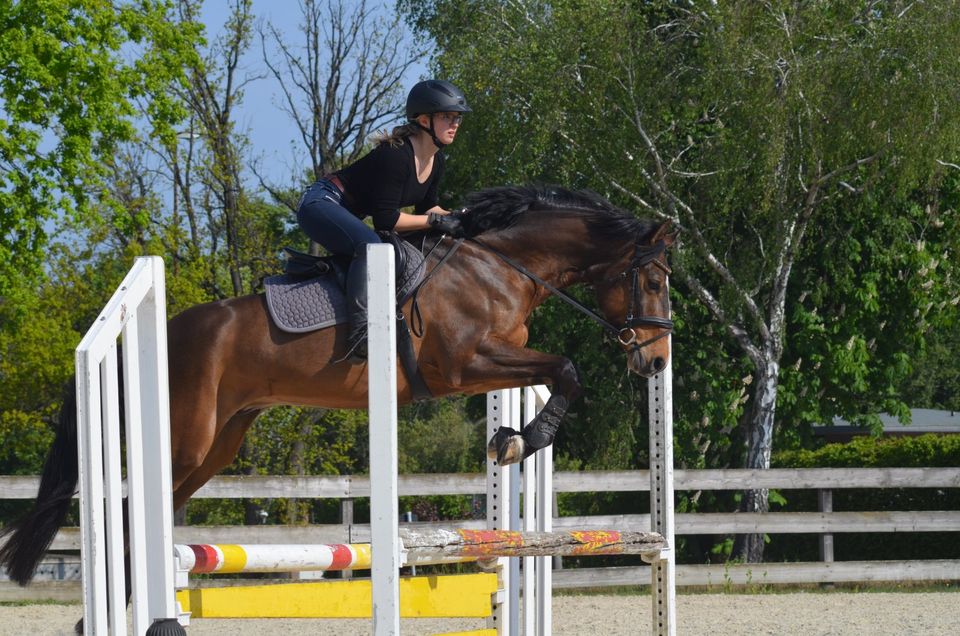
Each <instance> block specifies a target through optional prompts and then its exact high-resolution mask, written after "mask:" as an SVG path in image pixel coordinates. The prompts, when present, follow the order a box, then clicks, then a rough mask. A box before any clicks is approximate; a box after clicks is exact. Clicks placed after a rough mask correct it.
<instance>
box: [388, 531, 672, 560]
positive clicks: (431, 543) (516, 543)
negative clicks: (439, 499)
mask: <svg viewBox="0 0 960 636" xmlns="http://www.w3.org/2000/svg"><path fill="white" fill-rule="evenodd" d="M400 539H401V541H402V542H403V547H404V549H405V550H406V551H408V553H410V554H415V555H417V557H418V558H425V557H426V558H431V557H475V558H478V559H488V558H494V557H526V556H547V555H550V556H587V555H604V554H641V555H659V554H660V550H661V549H662V547H663V537H662V536H660V535H659V534H657V533H655V532H620V531H617V530H580V531H578V530H570V531H565V532H517V531H514V530H466V529H458V530H449V529H442V528H438V529H429V530H421V529H417V530H413V529H409V528H404V529H402V530H401V531H400Z"/></svg>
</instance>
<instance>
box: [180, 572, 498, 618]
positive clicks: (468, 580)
mask: <svg viewBox="0 0 960 636" xmlns="http://www.w3.org/2000/svg"><path fill="white" fill-rule="evenodd" d="M496 589H497V577H496V575H495V574H492V573H479V574H452V575H444V576H416V577H403V578H401V579H400V616H401V617H403V618H458V617H464V618H485V617H487V616H490V613H491V606H490V595H491V594H493V593H494V592H495V591H496ZM371 594H372V586H371V583H370V581H369V579H366V580H346V581H317V582H311V583H274V584H270V585H250V586H238V587H215V588H199V589H193V590H180V591H179V592H177V600H178V601H180V605H181V606H182V607H183V610H184V611H187V612H190V613H191V614H192V616H193V617H195V618H370V615H371V613H372V612H371V607H372V601H371ZM480 633H483V632H480Z"/></svg>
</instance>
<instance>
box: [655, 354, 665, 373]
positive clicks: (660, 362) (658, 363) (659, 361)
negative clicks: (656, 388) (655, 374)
mask: <svg viewBox="0 0 960 636" xmlns="http://www.w3.org/2000/svg"><path fill="white" fill-rule="evenodd" d="M666 366H667V361H666V360H664V359H663V358H661V357H660V356H657V357H656V358H654V359H653V368H654V369H656V370H657V371H663V369H664V368H665V367H666Z"/></svg>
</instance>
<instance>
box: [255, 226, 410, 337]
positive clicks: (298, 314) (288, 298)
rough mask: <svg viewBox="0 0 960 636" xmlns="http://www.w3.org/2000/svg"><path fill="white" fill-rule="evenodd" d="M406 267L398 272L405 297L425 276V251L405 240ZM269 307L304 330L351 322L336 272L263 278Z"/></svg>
mask: <svg viewBox="0 0 960 636" xmlns="http://www.w3.org/2000/svg"><path fill="white" fill-rule="evenodd" d="M401 245H402V246H403V250H404V252H405V254H406V268H405V269H404V271H402V272H399V271H398V272H397V298H402V297H403V296H405V295H406V294H407V293H408V292H410V291H412V290H413V288H414V287H416V285H417V284H418V283H419V282H420V279H421V278H423V271H424V265H423V254H421V253H420V251H419V250H417V248H415V247H414V246H412V245H410V244H409V243H406V242H402V243H401ZM263 286H264V288H265V289H266V295H267V309H268V310H269V312H270V317H271V318H272V319H273V322H274V324H275V325H277V327H278V328H279V329H281V330H282V331H288V332H290V333H303V332H306V331H314V330H316V329H323V328H324V327H330V326H333V325H337V324H340V323H342V322H347V320H348V315H347V300H346V297H345V296H344V293H343V290H342V289H341V288H340V285H339V284H338V283H337V277H336V276H335V275H333V274H327V275H324V276H318V277H317V278H309V279H304V278H302V277H298V276H290V275H288V274H282V275H279V276H269V277H267V278H265V279H263Z"/></svg>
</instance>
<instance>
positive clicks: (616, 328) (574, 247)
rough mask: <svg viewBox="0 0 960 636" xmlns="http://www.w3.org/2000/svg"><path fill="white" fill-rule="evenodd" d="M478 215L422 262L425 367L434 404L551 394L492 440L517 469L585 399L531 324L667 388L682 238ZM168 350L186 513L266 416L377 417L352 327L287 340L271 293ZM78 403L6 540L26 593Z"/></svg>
mask: <svg viewBox="0 0 960 636" xmlns="http://www.w3.org/2000/svg"><path fill="white" fill-rule="evenodd" d="M466 203H467V209H468V210H469V212H468V213H467V214H466V216H465V220H464V224H465V229H466V235H467V239H466V240H465V241H462V242H460V243H456V242H455V241H454V240H453V239H451V238H449V237H443V238H440V239H438V240H437V241H438V243H439V249H437V250H434V251H433V252H431V253H430V255H428V257H427V259H426V267H427V270H432V269H433V268H437V269H436V271H435V272H433V275H432V276H431V277H430V278H429V279H428V281H427V282H426V284H425V285H424V287H423V289H422V290H421V292H420V294H419V300H418V303H419V314H420V315H421V316H422V324H423V331H422V336H421V337H419V338H415V348H416V352H417V359H418V362H419V365H420V370H421V372H422V375H423V378H424V379H425V381H426V384H427V386H428V388H429V389H430V392H431V393H432V394H433V396H434V397H441V396H445V395H450V394H457V393H463V394H478V393H486V392H488V391H494V390H497V389H505V388H512V387H519V386H528V385H532V384H549V385H551V387H552V393H553V395H552V397H551V398H550V399H549V401H548V403H547V404H546V405H545V407H544V409H543V410H542V411H541V413H540V416H538V418H537V419H536V420H535V421H534V422H532V423H531V424H530V425H528V426H526V427H525V428H524V429H523V432H518V431H514V430H512V429H509V428H506V427H502V428H501V429H500V430H499V431H498V432H497V434H496V435H495V436H494V438H493V439H491V440H490V445H489V447H488V454H490V455H491V456H492V457H494V458H495V459H496V460H497V461H499V462H500V463H502V464H508V463H514V462H517V461H521V460H522V459H523V458H525V457H527V456H529V455H530V454H531V453H532V452H533V451H535V450H536V449H539V448H543V447H545V446H547V445H549V444H550V443H552V442H553V439H554V435H555V434H556V431H557V427H558V426H559V424H560V422H561V420H562V418H563V416H564V414H565V412H566V410H567V408H568V406H569V405H570V403H572V402H573V401H574V400H575V399H576V398H577V397H578V396H579V395H580V393H581V383H580V378H579V377H578V375H577V371H576V369H575V367H574V365H573V363H572V362H571V361H570V360H568V359H567V358H564V357H562V356H557V355H549V354H546V353H542V352H539V351H535V350H533V349H529V348H526V346H525V344H526V342H527V324H528V321H529V320H530V317H531V314H532V312H533V310H534V309H535V308H536V307H537V306H538V305H540V304H541V303H543V302H544V301H545V300H546V299H547V298H549V297H550V296H551V295H560V297H561V298H563V299H564V300H565V301H567V302H570V303H572V304H574V305H576V306H577V307H578V308H579V309H580V310H581V311H584V312H585V313H587V314H588V315H590V316H591V317H592V318H593V319H594V320H596V321H597V322H599V323H600V324H601V326H602V327H603V328H604V329H605V330H606V331H607V332H608V333H609V334H610V335H612V336H613V337H614V338H615V340H616V341H617V342H618V344H619V346H620V347H621V348H622V349H623V351H624V352H625V354H626V357H627V366H628V368H629V369H630V370H631V371H633V372H635V373H638V374H640V375H643V376H648V377H649V376H651V375H653V374H656V373H657V372H659V371H661V370H663V369H664V367H665V366H666V364H667V361H668V356H669V344H668V342H669V341H668V339H666V338H665V336H667V335H669V333H670V330H671V329H672V325H673V323H672V322H671V320H670V301H669V295H668V284H667V283H668V275H669V273H670V269H669V267H668V265H667V249H668V248H669V247H670V246H671V245H672V244H673V242H674V235H673V234H671V233H670V228H669V227H668V225H666V224H658V223H654V222H651V221H645V220H639V219H637V218H635V217H634V216H632V215H630V214H628V213H626V212H624V211H622V210H619V209H617V208H615V207H614V206H613V205H611V204H610V203H609V202H607V201H606V200H604V199H603V198H601V197H599V196H598V195H596V194H593V193H589V192H583V191H580V192H573V191H569V190H565V189H561V188H552V187H550V188H548V187H503V188H494V189H489V190H484V191H481V192H479V193H476V194H474V195H471V196H470V197H468V199H467V201H466ZM454 245H457V247H458V249H457V250H456V252H455V253H453V254H452V255H451V256H450V257H449V259H446V262H445V263H444V264H442V266H439V267H438V263H441V262H442V256H443V254H445V253H446V252H445V250H450V249H452V248H453V246H454ZM575 284H586V285H589V286H591V287H592V288H593V290H594V292H595V294H596V300H597V304H598V306H599V314H598V313H597V312H594V311H592V310H590V309H587V308H586V307H583V306H582V305H580V304H579V303H577V302H576V301H575V300H573V299H572V298H570V297H569V296H567V295H566V294H565V293H564V292H563V291H562V290H563V288H566V287H569V286H571V285H575ZM410 305H411V303H409V302H408V303H407V305H406V306H405V308H404V312H405V313H406V314H407V315H408V319H409V314H410V312H411V307H410ZM167 337H168V356H169V382H170V418H171V451H172V468H173V490H174V494H173V498H174V501H173V504H174V508H175V509H179V508H180V507H181V506H183V505H184V503H186V501H187V499H189V498H190V496H191V495H193V493H195V492H196V491H197V490H198V489H199V488H200V487H201V486H203V485H204V484H205V483H206V482H207V481H208V480H209V479H210V478H211V477H213V476H214V475H215V474H216V473H218V472H219V471H220V470H221V469H223V468H225V467H226V466H228V465H229V464H230V463H231V462H232V461H233V460H234V457H235V456H236V454H237V452H238V450H239V448H240V443H241V441H242V439H243V437H244V434H245V433H246V432H247V430H248V429H249V428H250V426H251V425H252V424H253V422H254V420H255V419H256V418H257V415H258V414H259V413H261V412H262V411H263V410H264V409H267V408H270V407H272V406H276V405H281V404H295V405H301V406H316V407H328V408H350V409H353V408H365V407H366V405H367V367H366V364H362V365H357V364H350V363H349V362H346V361H343V362H336V361H338V360H341V359H342V358H344V357H345V354H346V353H347V329H346V325H341V326H338V327H335V328H333V327H331V328H328V329H323V330H319V331H313V332H309V333H298V334H292V333H287V332H284V331H280V330H279V329H277V328H276V326H275V325H274V324H273V322H272V321H271V319H270V317H269V315H268V310H267V307H266V301H265V299H264V296H263V295H262V294H256V295H249V296H242V297H238V298H231V299H228V300H222V301H217V302H211V303H206V304H202V305H198V306H195V307H191V308H189V309H187V310H185V311H184V312H182V313H180V314H179V315H177V316H175V317H174V318H172V319H171V320H170V321H169V323H168V328H167ZM397 376H398V377H397V380H398V392H399V394H398V401H399V402H400V403H406V402H409V401H410V400H411V398H412V391H411V388H410V385H409V383H408V382H407V380H406V378H405V377H404V375H403V373H398V374H397ZM67 396H68V399H66V400H65V403H64V407H63V409H62V412H61V417H60V425H59V427H58V432H57V436H56V438H55V441H54V443H53V446H52V448H51V450H50V454H49V456H48V458H47V462H46V465H45V467H44V470H43V476H42V478H41V486H40V491H39V494H38V496H37V500H36V503H35V506H34V508H33V510H32V511H31V512H29V513H27V515H26V516H25V517H24V518H22V519H20V520H19V521H17V522H16V523H14V524H13V525H12V526H10V527H9V528H8V529H7V530H6V532H9V533H10V536H9V539H8V541H7V543H6V545H5V546H4V547H3V549H2V550H0V565H4V566H6V568H7V570H8V572H9V574H10V577H11V578H12V579H13V580H16V581H18V582H19V583H20V584H22V585H25V584H26V583H27V582H29V580H30V579H31V578H32V576H33V572H34V569H35V568H36V565H37V563H38V562H39V561H40V558H41V557H42V556H43V554H44V552H46V550H47V548H48V547H49V545H50V543H51V542H52V541H53V538H54V536H55V535H56V532H57V530H58V528H59V527H60V526H61V525H62V524H63V521H64V519H65V516H66V514H67V511H68V510H69V505H70V499H71V497H72V495H73V494H74V492H75V490H76V485H77V450H76V410H75V403H74V401H73V399H72V396H74V393H73V392H69V391H68V392H67Z"/></svg>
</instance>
